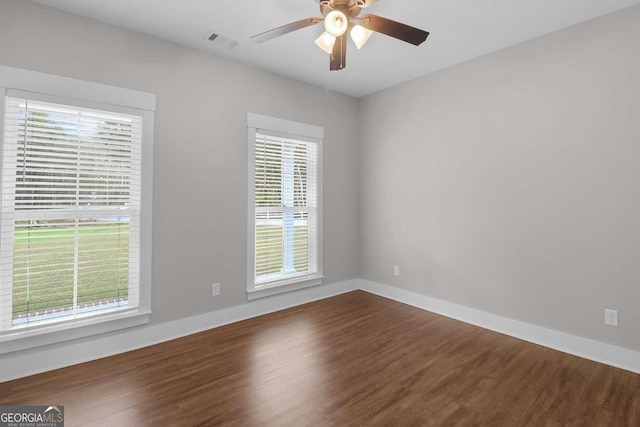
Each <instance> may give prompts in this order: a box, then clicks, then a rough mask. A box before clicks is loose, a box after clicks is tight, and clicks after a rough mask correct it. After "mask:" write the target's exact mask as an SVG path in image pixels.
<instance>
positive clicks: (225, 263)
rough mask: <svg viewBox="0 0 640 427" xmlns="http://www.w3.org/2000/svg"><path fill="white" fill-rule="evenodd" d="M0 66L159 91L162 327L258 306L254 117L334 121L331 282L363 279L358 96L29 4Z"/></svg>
mask: <svg viewBox="0 0 640 427" xmlns="http://www.w3.org/2000/svg"><path fill="white" fill-rule="evenodd" d="M0 63H2V64H4V65H8V66H13V67H20V68H26V69H30V70H35V71H42V72H48V73H53V74H58V75H62V76H68V77H73V78H78V79H85V80H90V81H95V82H99V83H105V84H111V85H115V86H122V87H127V88H132V89H137V90H142V91H147V92H151V93H155V94H156V95H157V112H156V116H155V119H156V120H155V123H156V127H155V159H154V168H155V176H154V186H155V191H154V213H153V257H154V258H153V301H152V307H153V316H152V322H153V323H161V322H165V321H169V320H173V319H179V318H184V317H188V316H193V315H196V314H199V313H205V312H209V311H212V310H217V309H221V308H224V307H230V306H235V305H239V304H242V303H246V302H247V297H246V253H247V250H246V247H247V244H246V240H247V224H246V218H247V215H246V212H247V206H246V205H247V188H246V187H247V124H246V116H247V112H254V113H260V114H265V115H270V116H274V117H279V118H283V119H287V120H295V121H300V122H305V123H310V124H314V125H319V126H324V127H325V135H326V138H325V145H324V160H325V163H324V166H325V175H324V177H325V183H324V185H325V199H324V201H325V205H324V220H325V236H324V237H325V240H324V247H325V252H324V254H325V258H324V259H325V264H324V267H325V268H324V270H325V273H326V279H325V283H335V282H339V281H342V280H347V279H353V278H356V277H358V275H359V266H358V255H357V254H358V247H357V245H358V238H357V230H358V169H357V167H356V165H357V164H358V151H357V149H358V145H357V140H358V133H357V132H358V127H357V120H354V119H353V114H354V112H356V114H357V101H356V100H354V99H352V98H349V97H346V96H342V95H337V94H334V93H331V92H328V91H325V90H323V89H319V88H315V87H311V86H309V85H305V84H302V83H299V82H296V81H293V80H290V79H287V78H284V77H279V76H275V75H273V74H269V73H265V72H262V71H259V70H257V69H254V68H250V67H246V66H243V65H239V64H237V63H234V62H231V61H229V60H225V59H222V58H217V57H214V56H212V55H207V54H204V53H200V52H197V51H194V50H191V49H186V48H183V47H180V46H177V45H174V44H170V43H167V42H164V41H160V40H158V39H154V38H151V37H147V36H143V35H140V34H137V33H134V32H130V31H126V30H123V29H119V28H116V27H113V26H109V25H105V24H101V23H98V22H95V21H91V20H87V19H84V18H80V17H77V16H73V15H69V14H65V13H61V12H57V11H54V10H52V9H48V8H44V7H41V6H37V5H34V4H31V3H28V2H25V1H13V0H1V1H0ZM214 282H221V283H222V295H221V296H220V297H217V298H213V297H211V283H214Z"/></svg>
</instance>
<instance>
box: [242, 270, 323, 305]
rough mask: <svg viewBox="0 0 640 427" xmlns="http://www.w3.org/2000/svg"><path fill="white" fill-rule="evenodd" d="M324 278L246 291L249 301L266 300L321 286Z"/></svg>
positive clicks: (297, 280) (315, 277)
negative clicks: (274, 296)
mask: <svg viewBox="0 0 640 427" xmlns="http://www.w3.org/2000/svg"><path fill="white" fill-rule="evenodd" d="M322 279H324V276H321V275H318V276H312V277H305V278H302V279H296V280H295V281H294V282H284V283H275V284H272V285H267V286H262V287H256V288H254V289H250V290H248V291H247V295H248V298H249V300H254V299H258V298H266V297H270V296H273V295H278V294H283V293H285V292H292V291H297V290H299V289H304V288H310V287H312V286H318V285H321V284H322Z"/></svg>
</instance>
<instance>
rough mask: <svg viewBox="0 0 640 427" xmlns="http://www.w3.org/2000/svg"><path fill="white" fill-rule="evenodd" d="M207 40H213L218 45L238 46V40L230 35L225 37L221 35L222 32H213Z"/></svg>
mask: <svg viewBox="0 0 640 427" xmlns="http://www.w3.org/2000/svg"><path fill="white" fill-rule="evenodd" d="M207 40H209V41H210V42H212V43H213V44H215V45H217V46H224V47H236V46H238V42H237V41H235V40H232V39H230V38H228V37H224V36H221V35H220V34H216V33H214V32H211V33H210V35H209V37H207Z"/></svg>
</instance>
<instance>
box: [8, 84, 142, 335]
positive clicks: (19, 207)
mask: <svg viewBox="0 0 640 427" xmlns="http://www.w3.org/2000/svg"><path fill="white" fill-rule="evenodd" d="M141 126H142V119H141V117H138V116H134V115H126V114H121V113H114V112H107V111H99V110H93V109H86V108H79V107H73V106H69V105H62V104H55V103H50V102H41V101H38V100H31V99H28V98H26V97H14V96H7V97H5V121H4V142H3V153H2V155H3V158H2V203H1V210H0V215H1V228H0V235H1V237H2V246H1V249H0V322H1V323H0V331H2V330H9V329H15V328H23V327H30V326H38V325H42V324H48V323H51V322H58V321H65V320H73V319H76V318H79V317H83V318H84V317H89V316H95V315H99V314H104V313H111V312H114V311H120V310H129V309H135V308H137V307H138V302H139V265H140V260H139V254H140V226H139V223H140V165H141V141H142V130H141Z"/></svg>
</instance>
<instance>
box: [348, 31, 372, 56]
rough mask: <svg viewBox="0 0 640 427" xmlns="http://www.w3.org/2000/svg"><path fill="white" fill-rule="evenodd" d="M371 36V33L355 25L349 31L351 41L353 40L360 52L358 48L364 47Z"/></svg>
mask: <svg viewBox="0 0 640 427" xmlns="http://www.w3.org/2000/svg"><path fill="white" fill-rule="evenodd" d="M372 34H373V31H371V30H369V29H367V28H365V27H363V26H362V25H355V26H354V27H353V28H352V29H351V40H353V42H354V43H355V44H356V47H357V48H358V50H360V48H361V47H362V46H364V45H365V43H366V42H367V41H369V39H370V38H371V35H372Z"/></svg>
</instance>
